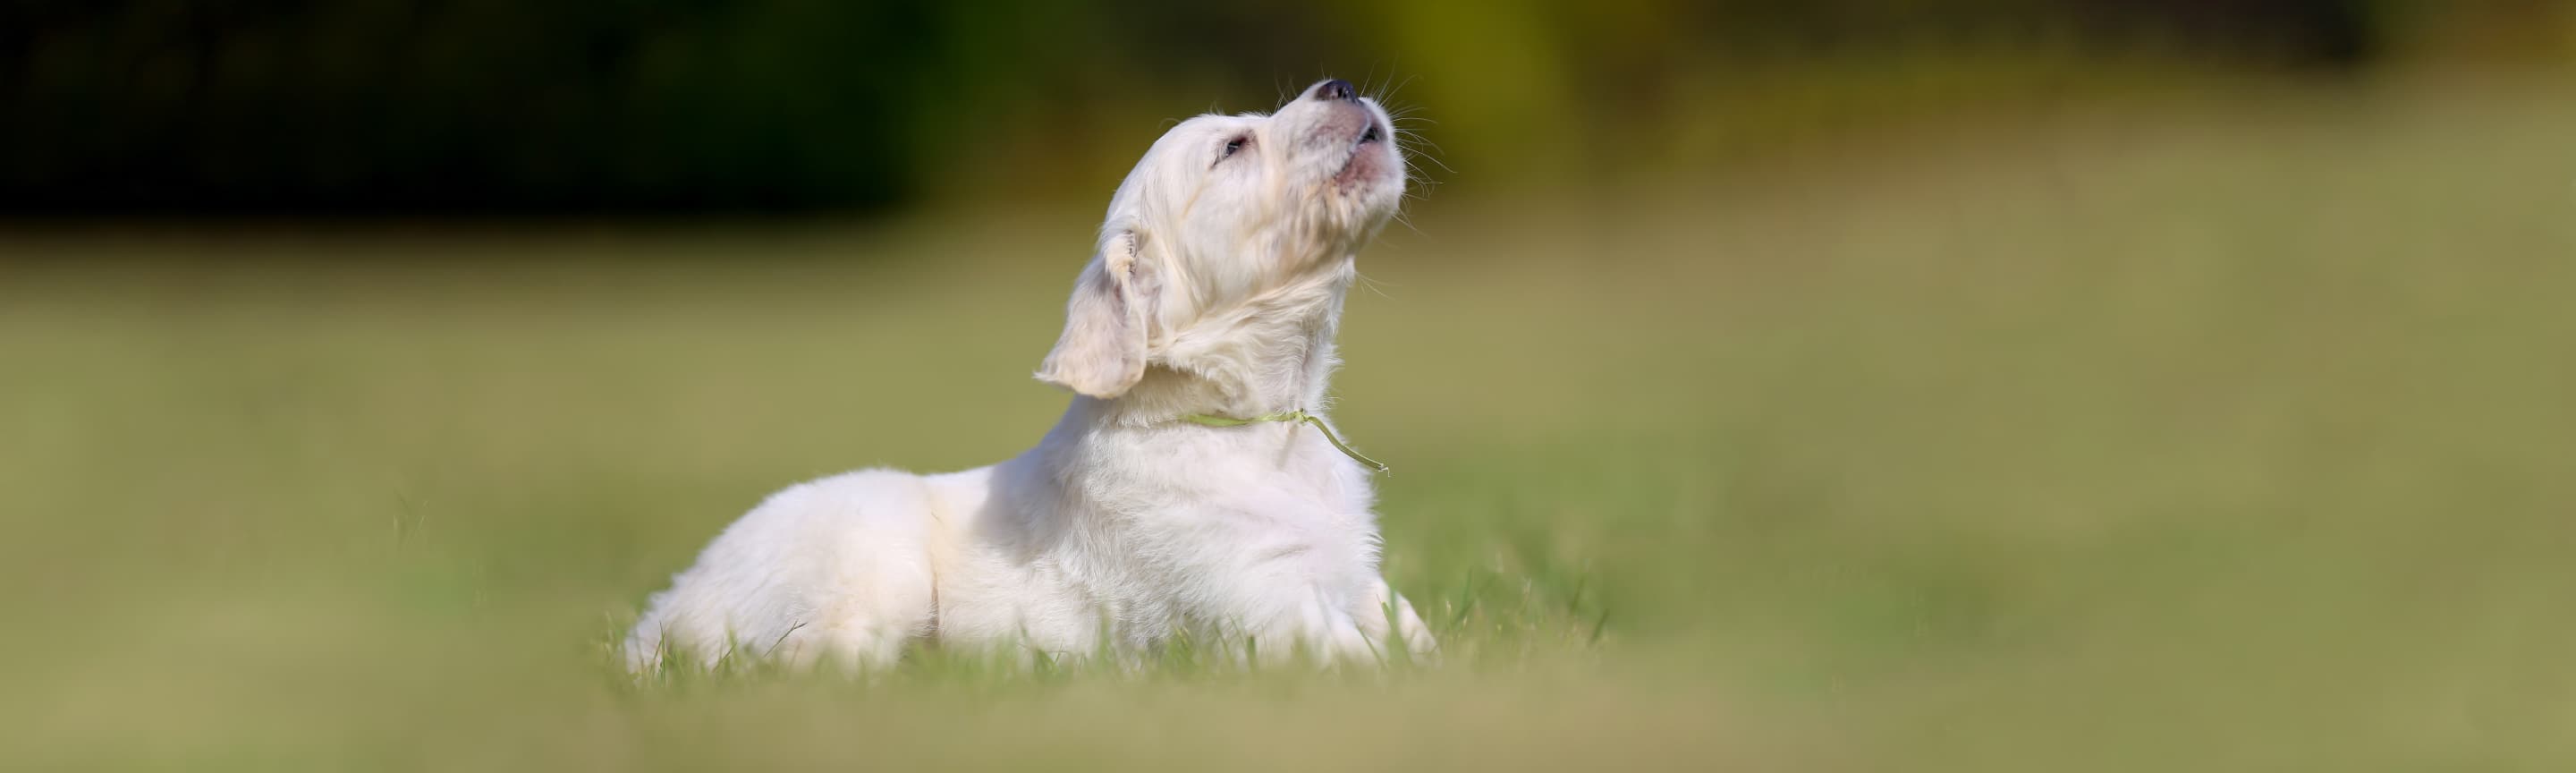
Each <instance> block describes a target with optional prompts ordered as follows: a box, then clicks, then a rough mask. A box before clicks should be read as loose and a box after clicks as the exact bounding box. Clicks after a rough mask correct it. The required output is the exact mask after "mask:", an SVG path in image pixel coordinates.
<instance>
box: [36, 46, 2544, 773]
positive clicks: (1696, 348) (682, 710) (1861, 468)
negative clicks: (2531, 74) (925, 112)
mask: <svg viewBox="0 0 2576 773" xmlns="http://www.w3.org/2000/svg"><path fill="white" fill-rule="evenodd" d="M2565 85H2566V84H2564V83H2547V84H2531V85H2528V86H2492V85H2491V86H2488V87H2480V88H2472V87H2469V86H2465V85H2463V84H2458V83H2439V84H2415V85H2392V86H2386V87H2380V88H2371V89H2363V90H2334V91H2330V92H2327V91H2297V90H2293V91H2286V92H2277V93H2267V94H2263V95H2259V96H2256V97H2249V98H2245V99H2238V100H2200V101H2192V102H2189V103H2174V104H2166V105H2162V106H2158V107H2131V108H2121V109H2102V110H2072V109H2069V110H2061V111H2041V112H2033V113H2020V114H2014V115H2013V116H2012V117H2000V118H1995V119H1992V120H1986V121H1976V122H1965V121H1963V122H1959V123H1956V124H1946V125H1942V126H1938V127H1929V126H1927V127H1924V128H1921V129H1918V130H1915V131H1909V132H1905V133H1902V134H1901V135H1898V136H1900V137H1902V138H1903V141H1902V142H1896V141H1881V142H1868V143H1858V142H1856V143H1852V144H1851V145H1849V146H1847V147H1841V148H1838V149H1833V150H1831V151H1820V152H1816V153H1812V154H1806V155H1802V156H1800V157H1799V158H1797V159H1789V160H1782V161H1779V162H1777V163H1766V164H1761V165H1756V166H1748V167H1745V168H1742V169H1739V170H1736V171H1732V172H1730V173H1728V174H1727V175H1725V176H1723V177H1722V178H1719V179H1712V180H1710V181H1707V182H1705V183H1702V184H1697V185H1687V186H1672V187H1669V188H1662V189H1656V190H1652V191H1648V190H1639V189H1622V190H1615V191H1606V192H1603V191H1579V192H1578V191H1570V192H1567V193H1566V194H1565V195H1564V196H1561V197H1558V198H1555V199H1506V198H1498V197H1491V196H1487V197H1479V196H1476V195H1473V194H1472V191H1474V189H1475V186H1474V184H1473V180H1474V177H1473V175H1472V170H1469V171H1468V172H1462V173H1460V174H1458V175H1457V176H1456V178H1455V179H1454V180H1453V182H1452V184H1450V185H1448V186H1444V187H1443V188H1441V189H1438V190H1434V191H1432V192H1430V194H1429V198H1428V199H1427V200H1426V201H1425V202H1424V203H1423V204H1422V205H1421V206H1420V207H1419V208H1418V209H1417V210H1416V212H1415V217H1414V222H1415V226H1416V229H1418V230H1416V229H1408V228H1406V227H1401V226H1399V227H1396V228H1393V229H1390V231H1389V233H1388V235H1387V236H1386V237H1385V238H1384V239H1383V240H1382V242H1381V243H1380V244H1379V245H1378V246H1376V247H1374V248H1373V249H1372V250H1371V251H1370V252H1368V253H1366V254H1365V255H1363V257H1362V264H1361V265H1362V270H1363V272H1364V273H1365V274H1366V275H1367V276H1368V277H1369V278H1370V279H1371V280H1372V281H1371V282H1370V284H1369V287H1368V288H1366V289H1363V290H1361V291H1359V292H1358V294H1357V295H1356V296H1355V298H1354V299H1353V301H1352V302H1351V304H1350V311H1349V315H1348V318H1347V320H1346V322H1345V326H1344V334H1343V343H1344V347H1345V352H1344V354H1345V356H1346V359H1347V360H1348V362H1349V365H1348V366H1347V367H1346V368H1345V369H1344V370H1343V372H1342V374H1341V376H1340V378H1339V379H1338V381H1337V382H1336V392H1337V393H1338V395H1339V400H1340V402H1339V404H1338V405H1337V406H1336V413H1335V416H1336V418H1337V419H1338V421H1339V422H1340V423H1341V425H1342V426H1343V428H1344V429H1345V430H1346V432H1347V435H1348V436H1349V437H1350V438H1351V439H1352V440H1353V441H1354V442H1355V443H1357V444H1358V445H1359V446H1360V447H1362V448H1363V449H1365V450H1367V451H1368V452H1369V453H1370V454H1371V455H1373V456H1376V457H1378V458H1381V459H1384V460H1386V461H1388V462H1390V463H1392V464H1393V465H1394V466H1395V473H1394V475H1393V476H1392V477H1389V478H1386V479H1384V481H1383V486H1382V494H1383V506H1382V507H1381V512H1382V514H1383V517H1384V523H1385V531H1386V535H1387V541H1388V545H1389V547H1388V555H1387V560H1386V571H1387V573H1388V575H1389V578H1390V580H1391V581H1392V582H1393V583H1394V584H1395V585H1396V587H1397V588H1398V589H1399V590H1401V591H1403V592H1405V593H1407V594H1408V595H1410V596H1412V597H1413V598H1414V599H1415V600H1416V601H1417V602H1419V603H1420V604H1421V606H1422V609H1423V612H1424V614H1425V616H1426V617H1428V618H1431V619H1432V620H1433V625H1434V627H1435V629H1436V630H1437V632H1438V633H1439V634H1440V635H1441V636H1442V637H1443V642H1444V645H1445V658H1444V660H1443V662H1442V663H1441V664H1439V665H1437V666H1431V667H1415V668H1405V669H1396V670H1392V671H1388V672H1383V673H1377V672H1351V673H1334V674H1322V675H1318V674H1311V673H1302V672H1296V673H1263V674H1243V673H1235V672H1230V671H1227V670H1225V669H1219V668H1209V667H1190V666H1188V665H1186V664H1177V665H1169V666H1165V667H1158V668H1155V669H1150V670H1148V671H1146V672H1144V673H1134V674H1116V673H1102V672H1099V671H1096V670H1086V669H1070V670H1051V671H1045V672H1041V673H1013V672H1008V671H1003V670H998V669H993V668H989V667H984V666H982V665H980V664H975V663H962V662H954V661H951V660H948V659H943V658H940V657H936V656H935V653H934V654H933V655H932V656H929V657H925V658H923V659H922V660H921V661H920V662H916V663H912V664H909V665H908V666H907V667H906V668H904V669H903V670H901V671H899V672H897V673H892V674H882V675H877V676H875V677H872V678H868V679H865V680H857V681H853V680H848V679H838V678H833V679H813V678H804V679H800V678H788V677H781V676H778V675H774V674H761V673H746V674H733V675H727V676H722V677H716V678H698V679H679V680H674V681H672V682H670V683H667V684H657V685H652V686H646V687H637V686H634V685H631V684H629V683H627V682H626V681H624V680H623V679H622V677H621V676H620V675H619V674H617V673H615V672H614V671H613V670H612V669H611V667H610V666H609V664H608V659H607V658H606V656H605V653H604V651H603V645H604V644H605V643H606V641H607V640H608V639H609V638H611V637H612V636H614V635H616V633H617V632H618V631H619V628H620V626H621V625H622V623H623V622H624V621H625V620H627V619H630V618H631V616H632V615H633V614H634V612H635V607H636V605H637V604H638V603H639V602H640V601H641V599H642V597H643V595H644V594H645V593H647V592H649V591H651V590H654V589H656V588H658V587H660V585H661V584H662V583H663V582H664V581H665V578H666V577H667V575H668V574H669V573H670V572H673V571H676V570H678V569H680V568H681V567H683V566H685V565H686V564H687V562H688V561H689V560H690V558H691V557H692V555H693V554H694V552H695V551H696V550H697V549H698V548H699V547H700V546H702V545H703V544H704V543H705V542H706V540H707V539H709V538H710V537H712V536H713V535H714V534H715V532H716V531H717V530H718V529H719V528H721V527H722V526H723V525H724V524H725V523H727V522H729V521H730V520H731V519H733V518H734V517H736V516H737V515H739V514H740V513H741V512H742V511H743V510H744V509H746V508H747V507H749V506H750V505H752V504H753V503H754V502H756V501H757V500H758V499H759V497H761V496H762V495H763V494H765V493H767V492H769V491H771V490H774V489H776V488H778V487H780V486H782V485H784V484H787V483H790V482H793V481H797V480H801V479H806V478H811V477H815V476H819V475H824V474H828V473H832V472H837V471H840V470H844V469H849V468H855V467H862V466H872V465H895V466H901V467H905V468H909V469H915V470H946V469H954V468H961V467H968V466H975V465H981V464H986V463H990V462H992V461H996V460H999V459H1002V458H1005V457H1007V456H1009V455H1010V454H1013V453H1016V452H1017V451H1018V450H1020V449H1021V448H1023V447H1025V446H1026V445H1028V444H1030V443H1032V442H1034V441H1035V440H1036V439H1037V437H1038V435H1039V434H1040V433H1041V432H1042V431H1043V430H1044V429H1045V428H1046V427H1047V426H1048V424H1049V423H1050V422H1052V421H1053V419H1054V417H1055V415H1056V413H1057V412H1058V411H1060V410H1061V409H1062V406H1063V402H1064V397H1063V396H1062V395H1060V394H1058V393H1055V392H1053V391H1051V390H1049V389H1047V388H1046V387H1044V386H1041V385H1039V384H1037V383H1035V382H1033V381H1031V380H1029V378H1028V372H1029V371H1030V370H1031V369H1032V368H1034V367H1035V365H1036V363H1037V360H1038V357H1039V356H1040V355H1041V354H1043V353H1044V350H1045V347H1046V346H1047V345H1049V344H1050V343H1051V342H1052V341H1053V339H1054V335H1055V331H1056V325H1057V323H1058V316H1057V315H1058V314H1059V309H1060V308H1061V306H1060V304H1061V300H1062V297H1063V293H1064V291H1065V289H1066V288H1067V287H1068V286H1069V284H1070V282H1071V280H1072V277H1073V274H1074V272H1075V271H1076V270H1077V269H1078V268H1079V267H1080V264H1081V262H1082V260H1083V259H1084V257H1085V255H1084V254H1082V245H1085V244H1087V240H1088V239H1089V228H1090V226H1091V224H1090V222H1089V221H1088V217H1089V215H1090V214H1091V209H1090V207H1089V206H1086V207H1084V208H1082V209H1080V210H1067V211H1062V212H1053V213H1041V214H1029V213H1025V212H1020V213H1013V214H1010V215H1008V216H1003V217H992V216H983V217H978V216H974V215H971V214H942V213H930V214H922V215H918V216H915V217H912V218H909V219H905V220H900V221H895V222H889V223H883V224H879V225H875V226H867V227H822V226H786V227H766V228H754V227H748V226H746V227H740V228H725V227H708V228H677V229H642V230H638V229H631V228H629V229H609V228H602V229H596V230H586V229H579V228H557V229H549V230H546V231H544V232H542V233H516V232H506V231H490V230H486V231H476V232H467V233H454V232H428V231H418V232H413V231H399V230H397V231H385V230H375V229H367V230H355V231H343V232H336V233H322V234H312V233H307V234H284V235H280V234H269V235H262V234H244V233H238V232H234V233H227V234H221V235H208V234H205V233H191V232H187V231H162V232H155V233H156V234H157V235H155V234H141V233H138V234H115V235H103V234H90V235H85V236H72V235H65V234H62V233H54V234H50V235H48V234H21V235H18V236H11V237H6V238H5V239H0V533H5V537H0V609H5V610H6V611H5V614H6V617H5V619H6V620H7V626H6V629H5V636H4V637H0V638H5V641H6V642H7V643H6V644H0V652H5V655H0V685H5V687H0V692H5V694H6V697H5V698H0V727H5V728H7V730H6V731H0V767H7V768H10V769H21V770H60V769H80V768H172V769H177V768H186V769H239V770H283V769H327V770H409V769H451V770H455V769H462V770H482V769H554V770H574V769H702V770H703V769H743V768H814V767H826V766H830V767H843V768H849V769H863V770H874V769H884V770H928V769H948V768H952V767H955V768H972V767H1038V768H1045V769H1135V768H1173V769H1190V770H1268V769H1276V770H1316V769H1344V768H1404V769H1426V768H1451V767H1462V768H1463V767H1473V768H1491V769H1567V770H1591V769H1623V768H1691V769H1740V770H1830V771H1903V770H1936V769H1937V770H1976V771H1990V770H2038V771H2070V770H2085V771H2091V770H2207V769H2241V770H2266V771H2281V770H2373V769H2378V770H2485V769H2532V770H2553V769H2554V770H2564V769H2568V768H2569V767H2570V766H2576V666H2570V665H2569V653H2571V652H2576V601H2571V600H2576V467H2571V465H2576V441H2571V437H2576V408H2571V400H2570V396H2571V395H2576V311H2571V310H2569V309H2568V308H2567V307H2565V306H2564V305H2563V304H2565V303H2566V302H2567V299H2569V298H2570V297H2576V293H2571V292H2570V291H2571V290H2576V100H2570V99H2569V98H2568V95H2569V94H2570V92H2568V91H2567V90H2566V89H2565ZM210 255H220V256H225V257H229V258H230V259H223V260H207V259H203V258H205V257H207V256H210Z"/></svg>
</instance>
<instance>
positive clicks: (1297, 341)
mask: <svg viewBox="0 0 2576 773" xmlns="http://www.w3.org/2000/svg"><path fill="white" fill-rule="evenodd" d="M1401 153H1402V151H1400V150H1399V149H1398V148H1397V147H1396V143H1395V134H1394V131H1393V125H1392V123H1391V122H1390V119H1389V118H1388V116H1387V114H1386V111H1385V110H1384V109H1382V108H1381V107H1380V106H1379V105H1378V104H1377V103H1376V102H1374V101H1372V100H1370V99H1367V98H1364V97H1361V96H1359V95H1358V94H1357V93H1356V92H1355V91H1354V90H1353V89H1352V87H1351V84H1350V83H1349V82H1347V81H1340V80H1328V81H1324V82H1322V83H1319V84H1316V85H1315V86H1314V87H1313V88H1310V89H1308V90H1306V92H1305V93H1303V94H1301V95H1299V96H1298V97H1297V98H1296V99H1295V100H1293V101H1291V102H1289V103H1288V104H1287V105H1286V106H1284V107H1281V108H1280V109H1279V111H1278V112H1277V113H1275V114H1271V115H1266V116H1265V115H1258V114H1246V115H1235V116H1222V115H1203V116H1199V117H1196V118H1192V119H1189V120H1188V121H1184V122H1182V123H1181V124H1180V125H1178V126H1175V127H1173V128H1172V130H1171V131H1169V132H1167V133H1165V134H1164V135H1163V137H1162V139H1160V140H1157V141H1155V143H1154V145H1153V147H1152V148H1151V149H1150V150H1147V151H1146V153H1145V158H1144V160H1142V161H1140V162H1138V163H1137V165H1136V168H1135V170H1134V171H1133V172H1131V173H1129V174H1128V176H1127V179H1126V181H1125V182H1124V183H1122V184H1121V185H1119V187H1118V192H1117V194H1116V195H1115V196H1113V197H1112V198H1111V199H1110V202H1109V214H1108V218H1107V220H1106V222H1104V223H1103V224H1102V225H1101V231H1100V238H1099V244H1098V250H1097V252H1096V253H1095V254H1094V255H1093V256H1092V258H1091V262H1090V264H1089V265H1086V266H1084V267H1083V269H1082V274H1081V276H1080V277H1079V278H1078V279H1076V280H1075V282H1074V289H1073V297H1072V299H1071V300H1070V301H1068V302H1067V303H1066V304H1065V324H1064V332H1063V334H1062V336H1061V337H1060V338H1059V339H1058V340H1057V341H1056V344H1055V349H1054V350H1053V351H1052V352H1049V353H1048V354H1047V355H1046V359H1045V360H1044V361H1043V362H1042V363H1040V364H1039V366H1038V371H1037V378H1038V379H1039V380H1041V381H1044V382H1047V383H1050V384H1054V385H1057V386H1060V387H1063V388H1065V389H1068V390H1071V391H1073V392H1074V393H1076V394H1075V396H1074V398H1073V402H1072V405H1071V406H1070V407H1068V408H1066V409H1065V412H1064V417H1063V418H1062V419H1060V420H1058V421H1057V422H1056V425H1055V427H1054V429H1052V430H1049V431H1048V432H1047V434H1046V437H1045V438H1044V439H1043V440H1041V441H1040V442H1039V443H1038V445H1037V447H1036V448H1034V449H1031V450H1029V451H1028V452H1026V453H1023V454H1021V455H1019V456H1018V457H1017V458H1014V459H1011V460H1010V461H1006V462H1003V463H1001V464H998V465H994V466H991V467H985V468H981V469H975V470H968V471H965V472H957V473H949V474H944V475H926V476H925V475H913V474H908V473H904V472H899V471H894V470H863V471H859V472H852V473H847V474H843V475H839V476H835V477H830V478H824V479H822V480H817V481H813V482H809V483H805V484H801V485H797V486H793V487H790V488H788V489H786V490H784V491H780V492H778V493H777V494H774V495H772V496H770V498H769V499H768V500H767V501H765V502H762V503H761V504H760V506H759V507H757V508H755V509H753V510H752V511H751V513H750V514H748V515H745V516H743V518H742V519H741V520H740V521H737V522H735V523H734V524H733V525H732V526H731V527H729V528H727V529H725V531H724V533H723V534H722V535H720V536H718V537H717V538H716V540H715V542H714V543H713V544H711V545H709V546H707V549H706V551H705V552H704V553H703V554H701V555H700V556H699V557H698V561H697V564H696V565H695V566H693V567H690V568H689V569H688V570H687V571H685V572H682V573H680V574H678V575H676V576H674V577H673V578H672V585H671V587H670V589H668V590H665V591H662V592H660V593H656V594H654V595H653V597H652V599H651V600H650V601H649V602H648V605H647V610H646V611H645V613H644V616H643V618H642V619H641V620H640V621H639V622H637V623H636V625H635V631H634V633H633V634H632V635H631V636H630V637H628V639H627V641H626V644H625V656H626V659H627V663H628V666H629V667H630V668H634V669H637V670H643V669H650V668H654V667H656V666H657V665H658V664H659V663H661V662H662V661H663V660H664V659H665V658H684V659H687V662H691V663H695V664H697V665H701V666H705V665H712V664H714V663H715V662H717V661H719V660H721V659H723V658H725V657H727V656H734V657H758V658H774V659H778V660H783V661H786V662H788V663H790V664H793V665H800V666H801V665H809V664H813V663H815V662H817V661H828V662H833V663H837V664H838V665H840V666H842V667H846V668H854V669H865V668H871V667H880V666H884V665H887V664H890V663H892V662H894V661H895V660H896V659H898V658H899V657H900V656H901V653H902V651H903V648H904V646H905V645H906V643H907V642H911V641H913V640H916V639H928V640H933V641H936V642H938V643H939V644H940V645H941V646H945V647H968V648H996V647H1025V648H1027V650H1022V652H1028V651H1034V652H1038V653H1044V654H1047V655H1049V656H1055V657H1061V656H1069V655H1083V654H1088V653H1090V652H1092V651H1095V650H1099V649H1101V648H1103V647H1104V646H1106V647H1108V648H1110V649H1112V650H1116V651H1122V652H1126V653H1139V652H1144V651H1149V650H1151V649H1152V648H1154V647H1156V646H1158V645H1159V644H1161V643H1164V642H1166V641H1170V640H1173V639H1176V638H1187V639H1189V640H1192V641H1196V642H1225V643H1228V645H1227V646H1230V647H1233V648H1236V649H1238V650H1239V649H1240V648H1242V647H1243V646H1244V645H1245V644H1247V643H1248V644H1249V646H1250V649H1251V651H1253V652H1258V653H1261V654H1262V655H1263V656H1264V659H1269V658H1270V656H1274V655H1284V654H1287V653H1305V654H1307V655H1309V656H1314V657H1320V658H1323V659H1326V660H1349V659H1362V660H1365V659H1370V658H1376V657H1383V656H1384V655H1386V654H1387V653H1388V652H1390V650H1389V649H1387V648H1390V647H1406V648H1408V650H1410V651H1412V652H1416V653H1427V652H1429V651H1430V650H1431V648H1432V646H1433V645H1432V640H1431V636H1430V635H1429V634H1428V633H1427V632H1426V631H1425V630H1424V628H1423V625H1422V620H1421V618H1420V617H1418V616H1417V615H1415V613H1414V610H1413V605H1412V604H1410V603H1408V602H1406V601H1405V599H1404V597H1402V596H1400V595H1397V594H1396V593H1395V592H1394V591H1392V590H1389V589H1388V588H1387V585H1386V582H1385V581H1384V580H1383V579H1380V577H1379V575H1378V532H1377V523H1376V516H1375V515H1374V514H1372V513H1371V512H1370V507H1371V505H1372V502H1373V500H1374V494H1373V492H1372V490H1371V488H1370V474H1371V473H1370V470H1369V469H1366V468H1364V467H1363V464H1362V462H1363V461H1365V457H1360V456H1358V454H1357V453H1356V452H1351V451H1348V450H1347V447H1346V446H1343V445H1342V443H1341V441H1340V440H1339V439H1338V438H1337V437H1336V436H1335V435H1334V434H1333V430H1332V429H1331V428H1330V427H1329V425H1328V423H1327V422H1325V421H1324V420H1323V419H1322V418H1321V410H1322V408H1323V406H1324V388H1325V380H1326V378H1327V377H1328V376H1329V375H1330V374H1331V373H1332V370H1333V367H1334V366H1335V365H1336V364H1337V360H1335V359H1334V355H1333V335H1334V332H1335V330H1336V328H1337V325H1338V324H1339V318H1340V316H1341V310H1342V298H1343V295H1344V294H1345V292H1346V291H1348V290H1349V288H1350V286H1351V282H1352V280H1353V278H1354V277H1356V276H1357V274H1356V272H1355V269H1354V267H1353V261H1354V260H1355V257H1356V253H1357V252H1358V251H1359V249H1360V247H1361V245H1363V244H1365V243H1366V242H1367V241H1368V240H1369V238H1370V237H1371V236H1373V235H1375V234H1376V232H1377V230H1378V229H1379V228H1380V227H1381V226H1383V225H1384V224H1385V223H1386V221H1387V219H1388V218H1389V217H1390V216H1392V215H1393V214H1394V213H1395V211H1396V207H1397V205H1398V203H1399V202H1400V201H1401V199H1402V197H1403V194H1404V183H1405V175H1404V160H1403V157H1402V155H1401ZM1370 464H1372V465H1373V464H1374V463H1370Z"/></svg>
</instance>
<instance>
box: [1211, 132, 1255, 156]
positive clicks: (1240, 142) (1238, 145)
mask: <svg viewBox="0 0 2576 773" xmlns="http://www.w3.org/2000/svg"><path fill="white" fill-rule="evenodd" d="M1250 144H1252V135H1249V134H1246V135H1242V136H1239V137H1236V138H1234V139H1230V140H1226V141H1225V150H1223V151H1220V152H1218V153H1217V154H1216V160H1218V161H1223V160H1226V159H1229V158H1233V157H1234V154H1235V151H1239V150H1242V149H1243V147H1244V146H1246V145H1250Z"/></svg>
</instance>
